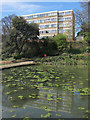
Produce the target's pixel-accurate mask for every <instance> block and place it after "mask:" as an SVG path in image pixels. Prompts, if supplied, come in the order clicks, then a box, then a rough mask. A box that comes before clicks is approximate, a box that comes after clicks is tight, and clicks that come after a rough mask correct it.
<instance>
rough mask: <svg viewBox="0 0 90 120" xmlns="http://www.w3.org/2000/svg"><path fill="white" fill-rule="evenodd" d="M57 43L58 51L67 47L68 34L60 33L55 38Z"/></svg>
mask: <svg viewBox="0 0 90 120" xmlns="http://www.w3.org/2000/svg"><path fill="white" fill-rule="evenodd" d="M53 39H54V40H55V42H56V43H57V47H58V51H59V52H62V51H63V50H64V49H65V48H67V41H66V36H65V35H63V34H58V35H56V36H55V37H54V38H53Z"/></svg>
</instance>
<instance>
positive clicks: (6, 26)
mask: <svg viewBox="0 0 90 120" xmlns="http://www.w3.org/2000/svg"><path fill="white" fill-rule="evenodd" d="M14 17H15V15H14V14H12V15H9V16H6V17H4V18H2V19H1V23H2V29H1V34H2V41H4V40H6V38H7V34H8V32H9V30H10V29H11V27H12V19H13V18H14Z"/></svg>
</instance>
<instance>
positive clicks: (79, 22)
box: [75, 2, 90, 31]
mask: <svg viewBox="0 0 90 120" xmlns="http://www.w3.org/2000/svg"><path fill="white" fill-rule="evenodd" d="M80 5H81V10H78V9H76V11H75V23H76V31H77V30H78V29H79V30H84V31H86V30H87V29H88V6H89V5H90V2H81V3H80Z"/></svg>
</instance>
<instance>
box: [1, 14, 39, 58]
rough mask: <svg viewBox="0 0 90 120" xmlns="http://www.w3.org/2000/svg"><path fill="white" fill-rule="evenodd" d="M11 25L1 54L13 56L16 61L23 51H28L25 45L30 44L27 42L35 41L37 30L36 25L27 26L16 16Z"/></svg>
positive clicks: (24, 21)
mask: <svg viewBox="0 0 90 120" xmlns="http://www.w3.org/2000/svg"><path fill="white" fill-rule="evenodd" d="M12 25H13V27H12V28H11V29H10V30H9V33H8V39H7V40H6V41H5V43H4V44H3V48H4V49H3V53H4V54H9V55H12V56H15V58H16V59H18V58H21V57H22V54H23V53H24V52H23V51H25V49H27V51H29V46H26V45H27V44H28V43H30V42H29V40H36V39H37V35H39V28H38V26H37V25H36V24H34V23H33V24H28V23H27V22H26V20H24V19H23V18H22V17H17V16H16V17H15V18H14V19H12ZM34 48H35V47H34ZM24 54H25V53H24Z"/></svg>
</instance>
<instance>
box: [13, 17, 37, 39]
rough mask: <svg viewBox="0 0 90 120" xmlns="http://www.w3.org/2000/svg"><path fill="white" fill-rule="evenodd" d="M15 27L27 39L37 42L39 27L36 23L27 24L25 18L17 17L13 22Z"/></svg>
mask: <svg viewBox="0 0 90 120" xmlns="http://www.w3.org/2000/svg"><path fill="white" fill-rule="evenodd" d="M12 24H13V27H14V28H16V29H17V30H19V31H20V32H21V33H22V34H23V35H24V36H26V39H28V40H31V39H32V40H35V39H37V36H38V35H39V27H38V25H37V24H36V23H31V24H29V23H27V21H26V20H25V19H23V17H17V16H16V17H15V18H14V19H13V20H12Z"/></svg>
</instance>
